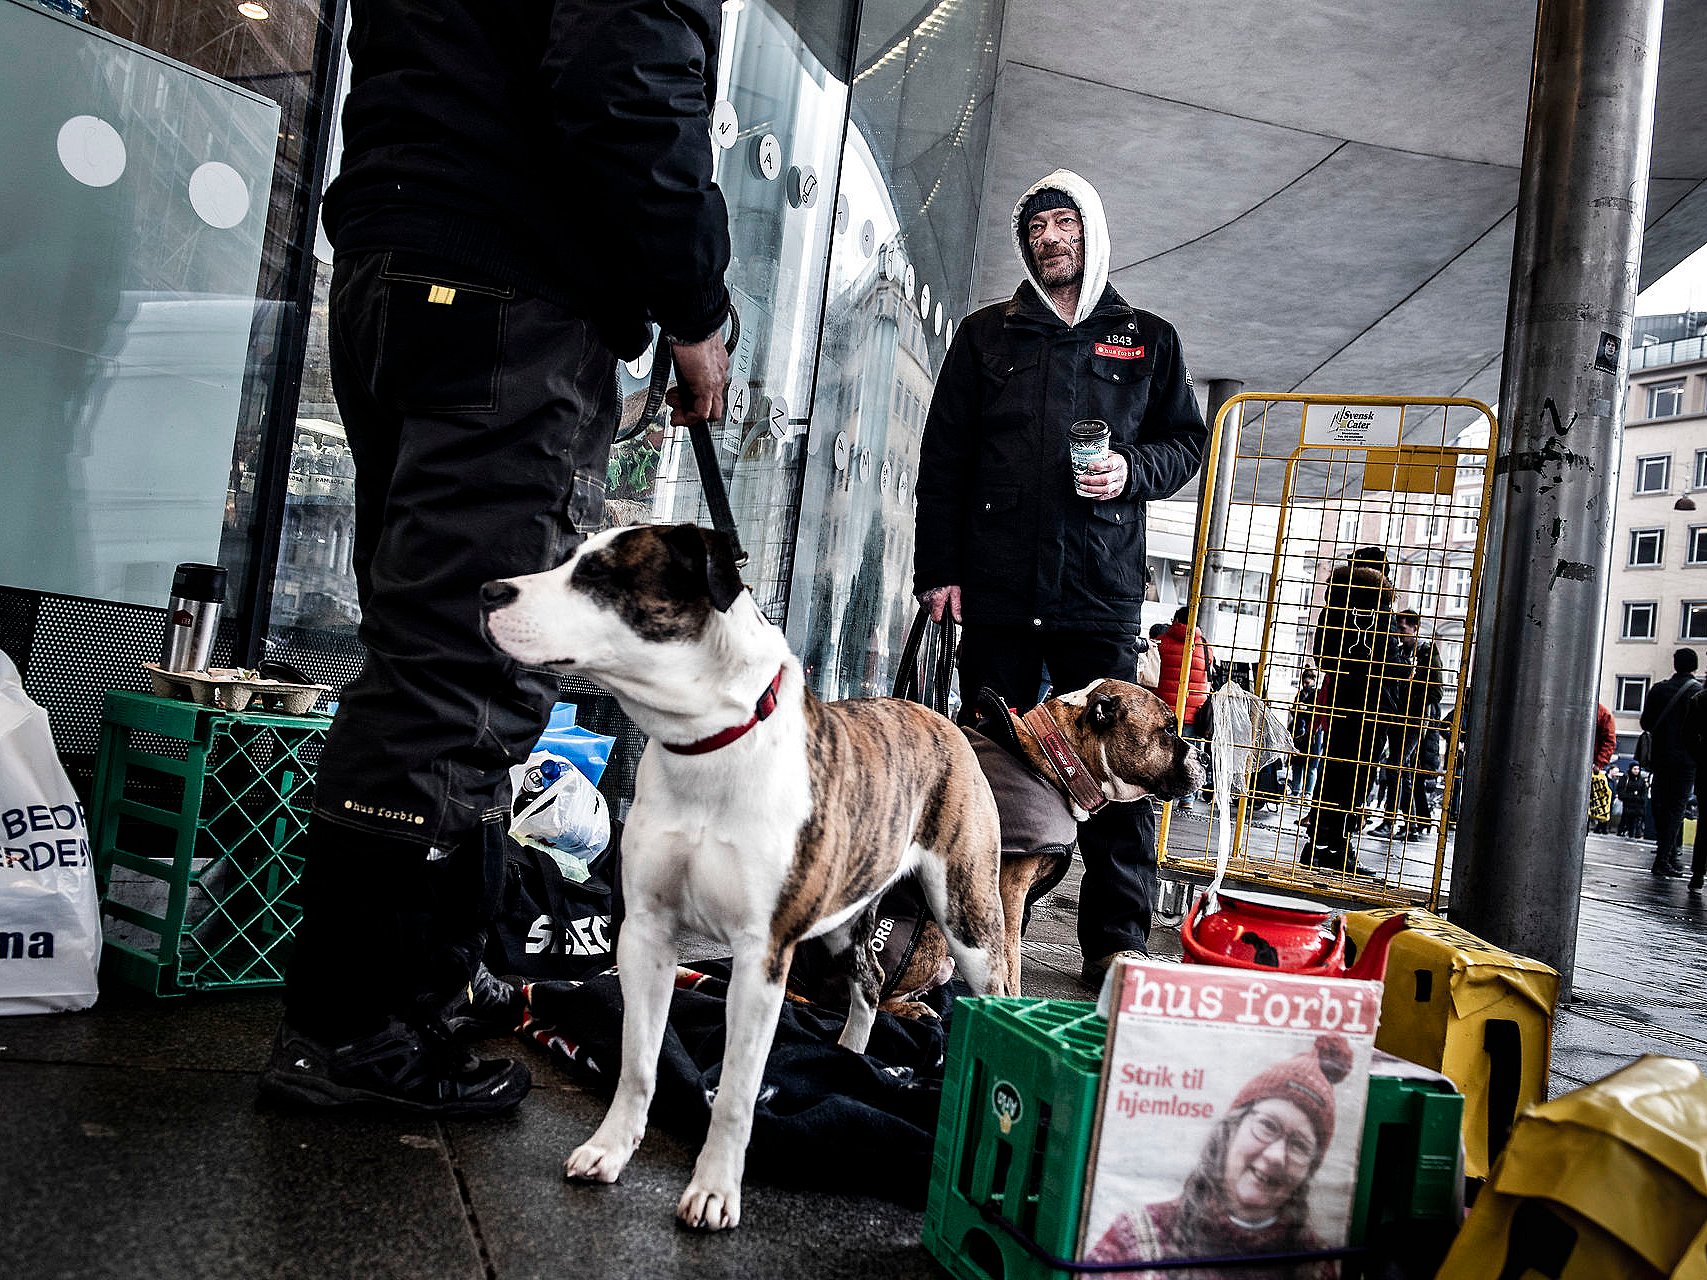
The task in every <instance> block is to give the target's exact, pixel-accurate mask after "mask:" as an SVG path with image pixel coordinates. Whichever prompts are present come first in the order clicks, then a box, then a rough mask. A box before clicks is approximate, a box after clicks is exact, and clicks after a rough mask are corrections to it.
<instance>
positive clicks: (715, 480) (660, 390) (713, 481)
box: [612, 302, 747, 569]
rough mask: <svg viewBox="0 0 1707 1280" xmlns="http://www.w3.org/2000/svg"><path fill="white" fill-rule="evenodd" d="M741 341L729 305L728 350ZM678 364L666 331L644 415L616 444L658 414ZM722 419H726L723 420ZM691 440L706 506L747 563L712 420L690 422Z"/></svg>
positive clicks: (737, 316)
mask: <svg viewBox="0 0 1707 1280" xmlns="http://www.w3.org/2000/svg"><path fill="white" fill-rule="evenodd" d="M740 342H741V313H740V312H738V311H736V310H735V304H734V303H733V302H731V303H730V304H729V337H728V339H727V341H725V342H724V344H723V346H724V349H725V350H727V351H728V352H729V354H730V355H734V354H735V348H736V347H737V346H739V345H740ZM673 367H674V359H673V357H672V355H671V351H670V342H669V339H668V338H666V337H665V336H664V335H663V334H662V333H660V334H659V335H658V345H657V346H656V347H655V348H654V350H653V355H652V382H651V385H650V386H648V387H647V389H646V405H645V407H644V408H643V409H641V411H640V417H639V418H638V419H637V420H636V422H635V424H634V425H633V426H632V427H630V428H629V429H628V430H627V431H625V432H623V433H622V434H621V435H619V436H617V437H616V438H615V439H614V440H613V441H612V444H613V445H618V444H625V443H627V442H628V441H630V440H632V439H634V437H635V436H637V435H639V434H640V432H641V431H642V430H644V429H645V427H646V424H647V423H649V422H651V421H652V419H653V418H654V417H655V416H656V415H657V413H658V410H659V408H660V407H661V406H662V405H663V403H664V392H665V390H666V389H667V388H668V387H669V385H670V372H671V369H672V368H673ZM724 405H725V412H727V411H728V409H727V406H728V401H727V400H725V401H724ZM719 421H722V419H719ZM688 439H689V440H690V441H692V442H693V460H694V466H696V467H697V468H698V469H699V483H700V487H701V488H703V489H704V490H705V505H706V506H707V507H709V508H710V510H711V523H712V525H713V527H715V528H716V529H718V530H720V531H721V532H723V533H724V534H726V535H727V536H728V538H729V545H730V549H731V550H733V551H734V553H735V566H736V568H740V569H744V568H746V566H747V552H746V550H745V549H744V548H743V547H742V546H741V534H740V531H739V530H738V529H736V527H735V513H734V511H732V510H731V509H730V506H729V490H728V489H727V488H725V487H724V484H723V469H722V468H721V467H720V466H719V465H718V462H717V445H716V443H715V442H714V441H713V440H712V438H711V424H710V423H709V422H693V423H689V424H688Z"/></svg>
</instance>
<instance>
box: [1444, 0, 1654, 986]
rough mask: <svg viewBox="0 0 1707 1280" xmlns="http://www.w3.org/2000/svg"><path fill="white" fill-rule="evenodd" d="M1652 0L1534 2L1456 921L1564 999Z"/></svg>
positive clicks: (1641, 162) (1644, 180)
mask: <svg viewBox="0 0 1707 1280" xmlns="http://www.w3.org/2000/svg"><path fill="white" fill-rule="evenodd" d="M1662 3H1663V0H1604V2H1598V3H1591V2H1590V0H1541V4H1540V7H1539V11H1538V13H1537V19H1536V36H1535V66H1534V72H1533V76H1532V79H1531V83H1530V98H1529V125H1528V133H1527V136H1526V138H1525V141H1524V149H1523V174H1522V181H1521V185H1520V188H1519V193H1518V212H1517V242H1516V247H1515V249H1514V251H1513V255H1512V284H1511V302H1510V310H1509V312H1508V314H1507V318H1506V324H1507V329H1506V346H1505V365H1504V378H1503V382H1502V385H1501V388H1500V422H1501V442H1500V446H1499V457H1498V459H1497V463H1496V476H1497V478H1496V480H1495V485H1494V495H1493V501H1494V507H1495V509H1496V513H1497V514H1496V515H1495V517H1494V519H1493V522H1492V528H1491V530H1490V532H1491V533H1492V534H1493V536H1494V541H1492V542H1491V543H1490V551H1489V557H1490V558H1489V562H1488V565H1487V567H1486V571H1485V574H1484V579H1483V594H1482V601H1481V608H1480V610H1479V613H1478V626H1477V636H1476V647H1477V661H1476V666H1475V672H1474V673H1473V676H1472V680H1471V684H1470V689H1469V698H1470V699H1471V701H1470V703H1469V704H1468V705H1469V708H1470V717H1471V724H1470V735H1469V742H1468V751H1467V757H1468V759H1467V771H1468V773H1469V775H1470V777H1469V779H1468V783H1469V785H1468V787H1467V789H1466V792H1465V797H1464V798H1465V809H1464V813H1463V821H1462V824H1461V826H1460V828H1459V831H1458V844H1457V852H1456V855H1455V858H1454V865H1453V872H1452V918H1453V920H1454V921H1455V922H1457V923H1458V924H1461V925H1463V926H1464V927H1465V928H1467V929H1469V930H1470V931H1471V932H1472V933H1475V934H1478V935H1479V936H1481V937H1483V938H1485V939H1487V940H1488V941H1489V942H1492V943H1495V944H1496V945H1498V946H1502V947H1505V948H1507V949H1508V950H1511V951H1516V952H1519V953H1521V954H1523V955H1527V956H1532V957H1534V958H1535V959H1538V960H1541V961H1543V962H1545V963H1547V964H1550V965H1552V966H1553V967H1554V968H1556V969H1558V970H1559V972H1560V974H1561V976H1562V977H1563V979H1564V983H1565V989H1566V990H1567V991H1568V990H1569V987H1570V980H1571V973H1572V969H1573V967H1574V964H1575V957H1576V938H1577V905H1578V902H1577V900H1578V896H1579V894H1580V892H1581V889H1582V864H1583V847H1584V831H1585V827H1586V822H1587V815H1588V784H1589V767H1590V751H1591V743H1592V739H1593V734H1594V712H1595V701H1596V692H1597V690H1596V686H1597V684H1598V681H1599V673H1600V671H1599V669H1600V643H1601V631H1602V627H1603V625H1604V620H1605V617H1606V592H1607V581H1606V579H1607V573H1608V571H1609V567H1610V560H1611V553H1612V545H1611V541H1612V527H1613V504H1614V501H1615V498H1616V494H1617V486H1618V455H1619V440H1620V437H1621V435H1622V433H1623V426H1624V404H1623V395H1622V389H1623V382H1624V370H1625V367H1626V362H1627V354H1626V352H1627V348H1628V345H1629V337H1630V322H1631V308H1632V306H1633V304H1634V302H1635V298H1636V274H1637V266H1638V262H1639V258H1640V251H1641V243H1642V221H1643V212H1644V206H1645V204H1646V196H1647V189H1648V148H1649V143H1650V141H1651V140H1652V136H1653V125H1654V83H1655V76H1656V72H1657V69H1658V65H1659V42H1660V14H1661V8H1662Z"/></svg>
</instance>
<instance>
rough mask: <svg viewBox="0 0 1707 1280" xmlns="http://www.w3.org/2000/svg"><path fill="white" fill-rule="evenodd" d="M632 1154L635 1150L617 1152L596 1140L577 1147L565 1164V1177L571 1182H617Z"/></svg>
mask: <svg viewBox="0 0 1707 1280" xmlns="http://www.w3.org/2000/svg"><path fill="white" fill-rule="evenodd" d="M631 1154H633V1148H629V1150H627V1151H616V1150H613V1149H612V1148H610V1147H607V1146H605V1145H604V1144H602V1143H600V1142H599V1141H598V1140H597V1139H596V1138H595V1139H594V1140H593V1141H591V1142H583V1143H582V1144H581V1145H580V1146H578V1147H576V1148H575V1150H574V1152H573V1153H571V1155H570V1156H569V1158H568V1159H567V1160H565V1161H564V1162H563V1176H564V1177H565V1178H566V1179H568V1180H569V1181H570V1182H615V1181H616V1180H617V1179H618V1178H620V1177H621V1176H622V1171H623V1168H624V1167H625V1166H626V1165H627V1164H628V1157H629V1156H630V1155H631Z"/></svg>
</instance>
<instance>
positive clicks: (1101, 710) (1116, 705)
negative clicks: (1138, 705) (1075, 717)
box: [1085, 693, 1120, 733]
mask: <svg viewBox="0 0 1707 1280" xmlns="http://www.w3.org/2000/svg"><path fill="white" fill-rule="evenodd" d="M1085 718H1086V719H1087V720H1088V721H1089V722H1090V726H1091V729H1092V731H1093V732H1095V733H1106V732H1107V731H1108V730H1110V729H1112V728H1114V722H1115V721H1116V720H1118V719H1120V699H1119V698H1116V697H1115V696H1114V695H1113V694H1108V693H1099V694H1097V695H1096V696H1095V697H1094V698H1092V699H1091V704H1090V706H1088V707H1086V708H1085Z"/></svg>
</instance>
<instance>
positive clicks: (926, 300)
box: [919, 284, 931, 320]
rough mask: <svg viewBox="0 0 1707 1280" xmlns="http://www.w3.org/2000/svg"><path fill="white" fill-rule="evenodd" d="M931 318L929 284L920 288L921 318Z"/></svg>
mask: <svg viewBox="0 0 1707 1280" xmlns="http://www.w3.org/2000/svg"><path fill="white" fill-rule="evenodd" d="M930 318H931V287H930V286H929V285H928V284H927V285H926V286H925V287H924V288H923V289H920V290H919V319H921V320H929V319H930Z"/></svg>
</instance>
